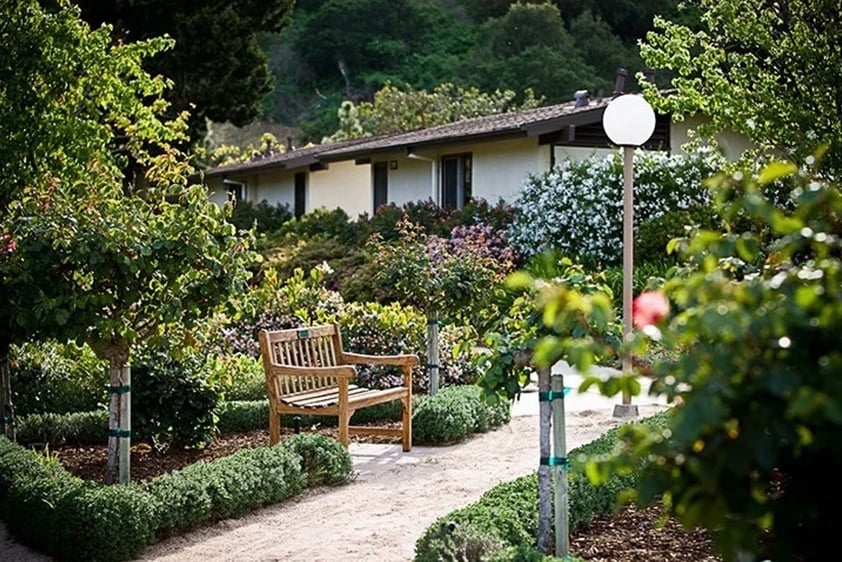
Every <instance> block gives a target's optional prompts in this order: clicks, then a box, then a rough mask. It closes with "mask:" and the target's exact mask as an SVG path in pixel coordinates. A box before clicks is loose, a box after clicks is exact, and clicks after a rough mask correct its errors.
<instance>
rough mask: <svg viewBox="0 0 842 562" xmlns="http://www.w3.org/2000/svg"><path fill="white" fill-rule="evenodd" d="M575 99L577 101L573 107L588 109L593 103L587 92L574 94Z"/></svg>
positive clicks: (580, 91) (577, 91)
mask: <svg viewBox="0 0 842 562" xmlns="http://www.w3.org/2000/svg"><path fill="white" fill-rule="evenodd" d="M573 99H575V100H576V102H575V103H574V104H573V107H586V106H587V105H588V104H589V103H590V102H591V99H590V96H589V95H588V91H587V90H576V93H575V94H573Z"/></svg>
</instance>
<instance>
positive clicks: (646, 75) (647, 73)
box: [643, 68, 655, 84]
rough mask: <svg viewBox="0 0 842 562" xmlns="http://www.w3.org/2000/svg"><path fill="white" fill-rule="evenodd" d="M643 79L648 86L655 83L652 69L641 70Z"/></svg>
mask: <svg viewBox="0 0 842 562" xmlns="http://www.w3.org/2000/svg"><path fill="white" fill-rule="evenodd" d="M643 77H644V79H645V80H646V81H647V82H649V83H650V84H654V83H655V69H654V68H644V69H643Z"/></svg>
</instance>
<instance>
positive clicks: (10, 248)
mask: <svg viewBox="0 0 842 562" xmlns="http://www.w3.org/2000/svg"><path fill="white" fill-rule="evenodd" d="M17 248H18V245H17V244H16V243H15V240H14V238H12V235H11V234H3V235H0V254H5V253H12V252H14V251H15V250H17Z"/></svg>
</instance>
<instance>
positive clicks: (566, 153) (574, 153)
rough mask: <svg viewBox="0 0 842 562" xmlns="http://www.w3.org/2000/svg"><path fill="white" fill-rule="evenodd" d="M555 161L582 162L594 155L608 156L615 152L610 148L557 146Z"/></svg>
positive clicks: (557, 162) (561, 162) (555, 148)
mask: <svg viewBox="0 0 842 562" xmlns="http://www.w3.org/2000/svg"><path fill="white" fill-rule="evenodd" d="M553 149H554V150H555V162H556V165H558V164H563V163H564V162H580V161H582V160H587V159H588V158H591V157H592V156H600V157H603V156H607V155H609V154H611V153H612V152H614V150H613V149H609V148H586V147H582V146H555V147H553Z"/></svg>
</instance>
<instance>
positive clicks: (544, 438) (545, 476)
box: [538, 369, 552, 554]
mask: <svg viewBox="0 0 842 562" xmlns="http://www.w3.org/2000/svg"><path fill="white" fill-rule="evenodd" d="M549 390H550V370H549V369H539V370H538V392H539V402H538V423H539V429H540V431H539V436H538V446H539V450H540V456H541V458H542V459H549V457H550V413H551V412H550V402H549V401H548V400H543V399H540V398H541V397H542V396H547V392H548V391H549ZM551 489H552V486H551V482H550V466H549V464H548V463H543V462H542V463H541V464H539V465H538V550H540V551H541V552H543V553H544V554H549V553H550V545H551V544H552V533H551V525H552V504H551V501H550V493H551Z"/></svg>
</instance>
